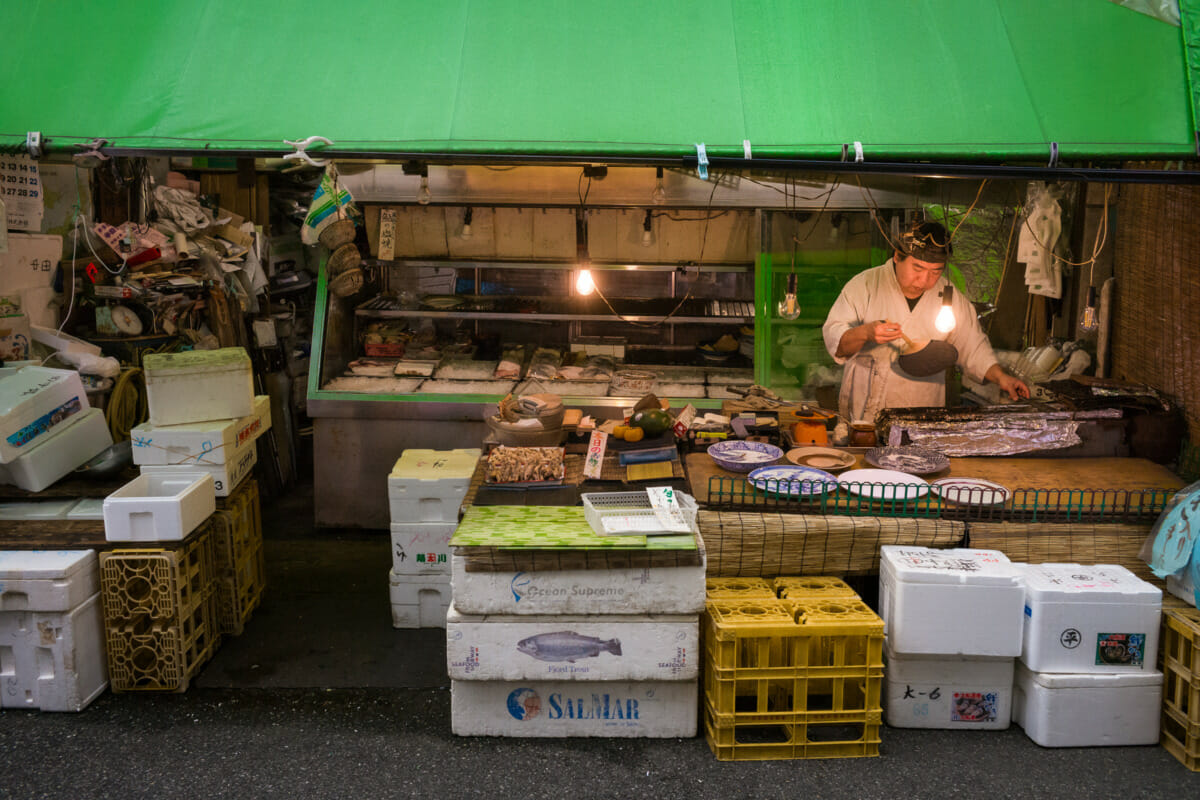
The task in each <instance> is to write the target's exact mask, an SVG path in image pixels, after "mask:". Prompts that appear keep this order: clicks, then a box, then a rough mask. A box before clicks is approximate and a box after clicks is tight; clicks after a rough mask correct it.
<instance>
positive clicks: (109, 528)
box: [104, 467, 217, 542]
mask: <svg viewBox="0 0 1200 800" xmlns="http://www.w3.org/2000/svg"><path fill="white" fill-rule="evenodd" d="M152 469H155V472H153V473H150V474H147V473H145V472H143V473H142V474H141V475H139V476H137V477H136V478H134V479H133V480H132V481H130V482H129V483H127V484H125V485H124V486H122V487H121V488H120V489H117V490H116V491H115V492H113V493H112V494H110V495H109V496H108V497H106V498H104V538H105V539H107V540H108V541H110V542H173V541H178V540H180V539H183V538H185V537H186V536H187V535H188V534H189V533H191V532H192V531H194V530H195V529H196V528H197V527H198V526H199V525H200V523H202V522H204V520H206V519H208V518H209V517H210V516H212V513H213V511H215V510H216V509H217V495H216V492H215V491H214V490H213V479H212V475H209V474H208V473H207V472H200V471H197V470H195V469H193V468H192V467H157V468H152Z"/></svg>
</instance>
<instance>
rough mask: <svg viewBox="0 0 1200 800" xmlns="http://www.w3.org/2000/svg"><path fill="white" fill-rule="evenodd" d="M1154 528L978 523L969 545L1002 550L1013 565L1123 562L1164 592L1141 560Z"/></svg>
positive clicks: (970, 528)
mask: <svg viewBox="0 0 1200 800" xmlns="http://www.w3.org/2000/svg"><path fill="white" fill-rule="evenodd" d="M1153 525H1154V523H1153V521H1151V522H1147V523H1145V524H1143V525H1128V524H1121V523H1101V524H1089V523H1082V522H1081V523H1063V524H1038V525H1032V524H1026V523H1017V522H973V523H971V524H970V525H969V526H968V528H967V541H968V542H969V543H970V546H971V547H978V548H980V549H983V550H999V551H1000V552H1001V553H1004V555H1006V556H1008V557H1009V559H1011V560H1012V561H1020V562H1024V563H1029V564H1043V563H1058V564H1120V565H1121V566H1122V567H1125V568H1126V569H1128V570H1129V571H1130V572H1132V573H1133V574H1135V575H1137V576H1138V577H1139V578H1141V579H1142V580H1145V581H1149V582H1150V583H1153V584H1154V585H1155V586H1157V587H1159V588H1160V589H1161V588H1163V586H1164V585H1165V584H1164V582H1163V581H1162V580H1161V579H1160V578H1158V577H1156V576H1155V575H1154V573H1152V572H1151V571H1150V567H1149V566H1147V565H1146V562H1145V561H1143V560H1142V559H1141V557H1139V556H1138V551H1139V550H1141V548H1142V544H1143V543H1144V542H1145V541H1146V537H1148V536H1149V535H1150V529H1151V528H1152V527H1153Z"/></svg>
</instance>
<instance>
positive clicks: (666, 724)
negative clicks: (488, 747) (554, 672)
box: [450, 680, 699, 738]
mask: <svg viewBox="0 0 1200 800" xmlns="http://www.w3.org/2000/svg"><path fill="white" fill-rule="evenodd" d="M698 691H699V687H698V681H694V680H690V681H634V682H627V681H519V682H514V681H451V682H450V727H451V730H453V732H454V733H455V734H456V735H458V736H513V737H518V736H520V737H524V736H540V737H568V736H603V737H611V738H622V737H624V738H633V737H644V738H666V737H692V736H695V735H696V715H697V709H698V705H699V704H698V702H697V699H698V697H699V694H698Z"/></svg>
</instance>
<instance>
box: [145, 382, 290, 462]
mask: <svg viewBox="0 0 1200 800" xmlns="http://www.w3.org/2000/svg"><path fill="white" fill-rule="evenodd" d="M270 427H271V398H270V397H268V396H267V395H265V394H260V395H258V396H257V397H255V398H254V411H253V412H252V413H250V414H247V415H246V416H244V417H239V418H237V419H217V420H202V421H200V422H185V423H181V424H179V425H151V424H150V423H149V422H143V423H142V424H141V425H138V426H137V427H135V428H134V429H133V430H132V431H130V439H131V440H132V443H133V463H135V464H138V465H139V466H141V465H145V464H154V465H160V464H169V465H179V464H184V465H191V464H224V463H225V462H227V461H232V460H234V459H235V457H236V456H235V454H236V453H237V452H239V451H240V450H241V449H242V448H244V447H246V446H248V445H250V444H251V443H252V442H254V441H255V440H256V439H258V437H259V436H262V434H263V433H264V432H265V431H267V430H268V429H269V428H270Z"/></svg>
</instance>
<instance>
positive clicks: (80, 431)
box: [0, 366, 112, 492]
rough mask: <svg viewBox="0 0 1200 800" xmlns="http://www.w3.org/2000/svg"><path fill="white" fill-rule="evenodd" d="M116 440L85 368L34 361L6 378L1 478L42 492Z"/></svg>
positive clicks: (0, 412) (0, 384) (0, 398)
mask: <svg viewBox="0 0 1200 800" xmlns="http://www.w3.org/2000/svg"><path fill="white" fill-rule="evenodd" d="M111 444H112V437H111V436H110V434H109V432H108V426H107V425H106V424H105V422H104V414H103V412H101V411H99V410H98V409H93V408H90V407H89V405H88V400H87V394H86V393H85V392H84V389H83V383H82V382H81V381H80V378H79V373H77V372H75V371H73V370H63V369H49V368H46V367H37V366H31V367H23V368H21V369H19V370H13V371H12V372H10V373H8V374H6V375H5V376H4V377H2V378H0V483H11V484H15V485H17V486H19V487H21V488H22V489H25V490H26V491H29V492H40V491H41V490H43V489H45V488H46V487H47V486H49V485H50V484H52V483H54V482H55V481H57V480H58V479H59V478H61V477H63V476H64V475H66V474H67V473H69V472H71V471H72V470H73V469H75V468H76V467H78V466H79V465H80V464H83V463H86V462H87V461H88V460H89V459H91V458H92V457H93V456H95V455H97V454H98V453H100V452H101V451H102V450H104V448H106V447H108V446H109V445H111Z"/></svg>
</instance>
